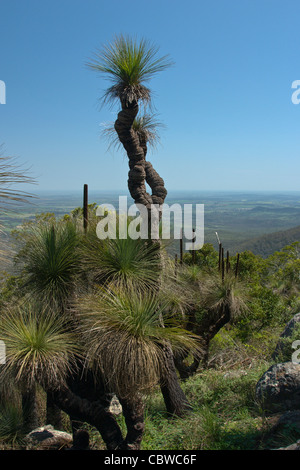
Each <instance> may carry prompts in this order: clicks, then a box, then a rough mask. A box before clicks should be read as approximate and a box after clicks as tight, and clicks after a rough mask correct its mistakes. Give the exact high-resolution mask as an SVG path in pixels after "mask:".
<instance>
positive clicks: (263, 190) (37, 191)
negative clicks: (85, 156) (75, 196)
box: [27, 187, 300, 194]
mask: <svg viewBox="0 0 300 470" xmlns="http://www.w3.org/2000/svg"><path fill="white" fill-rule="evenodd" d="M88 190H89V192H91V193H95V192H105V193H114V194H115V193H118V192H120V193H124V192H125V191H126V192H127V193H128V194H129V190H128V189H126V188H115V189H94V188H93V189H90V188H88ZM167 191H168V193H175V192H177V193H201V192H203V193H251V194H256V193H269V194H270V193H276V194H279V193H284V194H287V193H290V194H291V193H299V194H300V190H295V189H167ZM27 192H29V193H34V194H37V193H75V192H76V193H79V192H80V193H81V192H83V187H82V189H78V188H76V189H69V188H68V189H39V190H36V191H32V190H31V191H27Z"/></svg>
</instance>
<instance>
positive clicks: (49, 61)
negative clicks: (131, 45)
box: [0, 0, 300, 191]
mask: <svg viewBox="0 0 300 470" xmlns="http://www.w3.org/2000/svg"><path fill="white" fill-rule="evenodd" d="M299 15H300V2H299V0H285V1H283V0H280V1H279V0H206V1H203V0H188V1H185V2H183V1H178V0H159V1H158V0H152V1H151V2H149V1H144V0H139V1H137V0H128V1H124V0H110V1H106V2H104V1H102V0H59V1H58V0H51V1H49V0H1V3H0V40H1V48H0V54H1V55H0V80H3V81H4V82H5V84H6V104H5V105H2V104H1V105H0V143H1V142H2V143H4V147H5V153H6V154H9V155H14V156H17V157H18V158H19V162H20V163H23V164H24V165H25V166H27V167H30V168H31V173H32V174H33V175H34V176H35V177H36V180H37V182H38V187H37V188H36V189H40V190H43V189H47V190H49V189H52V190H60V191H61V190H64V189H68V190H69V189H70V190H75V189H77V190H79V189H81V188H82V186H83V184H85V183H87V184H88V185H89V188H90V189H91V190H101V189H105V190H106V189H124V188H126V187H127V173H128V163H127V160H126V157H125V156H124V154H123V153H122V152H119V153H118V152H113V153H112V152H108V151H107V142H106V141H104V140H103V138H102V137H101V124H102V123H105V122H112V121H114V119H115V117H116V113H117V111H118V108H117V107H115V108H113V109H110V108H107V107H103V108H100V107H99V101H98V99H99V97H100V96H101V95H102V93H103V91H104V90H105V88H106V87H107V86H108V82H107V81H106V80H104V79H103V78H102V77H100V76H98V75H97V74H96V73H93V72H92V71H90V70H88V69H87V68H86V67H85V63H86V61H87V60H88V59H89V58H90V57H91V56H92V55H93V53H94V51H95V50H96V49H97V48H101V45H103V44H105V43H107V42H109V41H111V40H112V39H113V37H114V35H116V34H119V33H123V34H131V35H133V36H136V37H138V38H140V37H145V38H147V39H149V40H150V41H152V42H154V43H155V44H156V45H157V46H159V48H160V53H161V54H162V55H164V54H170V56H171V58H172V60H173V61H174V63H175V64H174V66H173V67H171V68H169V69H168V70H166V71H164V72H162V73H161V74H159V75H157V76H156V77H155V78H153V80H151V82H150V83H149V84H148V85H149V86H150V87H151V89H152V90H153V97H154V98H153V100H154V104H155V107H156V112H157V113H158V114H159V119H160V120H161V121H162V122H163V123H164V124H165V126H166V128H165V129H163V130H162V132H161V145H159V146H158V148H157V149H156V151H155V152H153V153H151V154H150V155H149V159H150V160H151V162H152V164H153V165H154V167H155V168H156V169H157V170H158V171H159V173H160V175H161V176H162V177H163V178H164V180H165V183H166V187H167V189H169V190H174V189H191V190H202V189H203V190H218V189H220V190H278V191H279V190H280V191H282V190H299V189H300V188H299V175H300V158H299V156H300V104H299V105H295V104H293V103H292V101H291V96H292V93H293V91H294V90H292V88H291V86H292V82H293V81H294V80H300V28H299Z"/></svg>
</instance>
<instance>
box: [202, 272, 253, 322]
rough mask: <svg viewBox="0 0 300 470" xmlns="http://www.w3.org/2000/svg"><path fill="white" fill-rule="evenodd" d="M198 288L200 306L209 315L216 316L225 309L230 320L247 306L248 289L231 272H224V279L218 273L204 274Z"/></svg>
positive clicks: (245, 310)
mask: <svg viewBox="0 0 300 470" xmlns="http://www.w3.org/2000/svg"><path fill="white" fill-rule="evenodd" d="M199 288H200V293H201V297H202V306H203V308H204V309H206V311H207V312H209V315H211V316H212V315H215V316H216V317H217V318H218V317H219V316H220V315H221V314H222V313H224V311H225V309H227V310H228V312H229V313H230V318H231V320H235V319H236V318H237V317H238V316H240V315H242V314H243V313H245V312H247V310H248V308H249V307H248V304H249V300H250V296H249V289H248V288H247V285H246V284H245V283H244V282H242V281H240V280H239V279H237V278H235V276H234V274H232V273H228V274H226V275H225V277H224V279H222V276H221V275H220V273H215V272H212V273H210V274H206V276H205V277H204V278H203V281H202V282H201V283H199Z"/></svg>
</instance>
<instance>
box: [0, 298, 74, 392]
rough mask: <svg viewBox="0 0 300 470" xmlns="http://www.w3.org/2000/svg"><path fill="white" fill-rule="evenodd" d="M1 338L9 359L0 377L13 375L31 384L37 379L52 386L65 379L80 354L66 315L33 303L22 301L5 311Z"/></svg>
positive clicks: (1, 326) (22, 382)
mask: <svg viewBox="0 0 300 470" xmlns="http://www.w3.org/2000/svg"><path fill="white" fill-rule="evenodd" d="M0 339H1V340H2V341H4V343H5V347H6V362H5V365H3V366H2V368H1V371H0V378H1V379H2V380H5V377H6V375H7V374H8V376H11V375H13V376H14V377H15V380H16V382H20V383H21V384H23V385H24V384H25V385H26V386H28V387H30V386H31V385H32V384H33V383H34V382H35V381H37V382H38V383H40V384H41V385H43V386H45V387H46V388H48V387H57V386H59V385H61V384H63V383H64V381H65V378H66V376H67V375H68V374H69V373H70V371H71V370H72V368H73V364H75V356H78V355H79V354H80V350H79V346H78V345H77V343H78V340H77V338H76V336H75V335H74V333H73V332H71V329H70V323H68V324H66V322H65V319H64V317H63V316H57V315H54V314H53V313H52V312H51V311H49V310H48V309H47V308H45V307H43V306H41V305H38V304H32V303H28V302H26V303H20V304H19V305H16V306H10V307H7V308H6V309H5V310H4V311H3V312H1V318H0Z"/></svg>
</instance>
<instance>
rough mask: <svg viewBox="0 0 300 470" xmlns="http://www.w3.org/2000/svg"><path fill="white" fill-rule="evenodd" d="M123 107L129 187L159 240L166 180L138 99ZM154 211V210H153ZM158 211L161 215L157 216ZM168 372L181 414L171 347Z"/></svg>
mask: <svg viewBox="0 0 300 470" xmlns="http://www.w3.org/2000/svg"><path fill="white" fill-rule="evenodd" d="M121 105H122V109H121V111H120V112H119V114H118V118H117V120H116V122H115V130H116V132H117V134H118V137H119V140H120V142H121V143H122V145H123V147H124V149H125V150H126V152H127V156H128V160H129V173H128V189H129V192H130V194H131V197H132V198H133V200H134V202H135V204H142V205H144V206H145V207H146V208H147V211H148V233H149V237H148V238H149V239H150V240H149V242H152V243H158V240H157V239H156V238H155V239H153V238H152V235H151V226H152V227H153V223H156V224H157V227H154V233H157V234H158V223H159V220H160V217H161V210H162V205H163V203H164V201H165V198H166V196H167V190H166V188H165V184H164V180H163V179H162V178H161V177H160V175H159V174H158V173H157V171H156V170H155V169H154V168H153V166H152V164H151V163H150V162H148V161H146V155H147V142H146V139H145V138H143V137H142V136H140V137H139V136H138V135H137V133H136V132H135V131H134V130H133V129H132V125H133V122H134V119H135V117H136V116H137V114H138V109H139V108H138V103H137V101H134V102H132V103H131V104H130V105H129V104H128V103H127V102H124V101H123V102H122V100H121ZM145 182H146V183H147V184H148V185H149V186H150V188H151V191H152V194H151V195H150V194H149V193H147V191H146V185H145ZM153 205H155V209H156V211H158V214H157V212H156V215H155V217H152V214H153V211H151V206H153ZM153 215H154V214H153ZM157 215H158V216H157ZM165 359H166V371H167V372H166V376H165V377H162V378H161V391H162V394H163V397H164V401H165V405H166V408H167V410H168V412H169V413H170V414H172V415H174V414H175V415H179V416H181V415H182V414H183V413H184V412H185V410H186V409H187V408H188V407H189V405H188V401H187V398H186V397H185V395H184V393H183V391H182V389H181V387H180V384H179V380H178V377H177V373H176V369H175V364H174V357H173V354H172V351H171V348H170V347H166V348H165Z"/></svg>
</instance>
